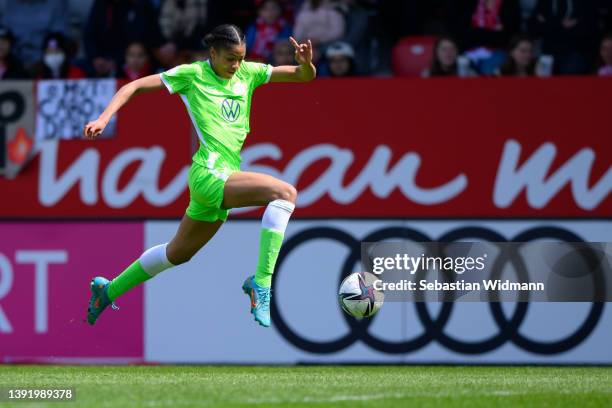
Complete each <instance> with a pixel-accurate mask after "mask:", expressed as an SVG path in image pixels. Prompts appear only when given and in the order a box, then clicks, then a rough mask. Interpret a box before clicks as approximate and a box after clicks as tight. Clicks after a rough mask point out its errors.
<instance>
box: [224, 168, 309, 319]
mask: <svg viewBox="0 0 612 408" xmlns="http://www.w3.org/2000/svg"><path fill="white" fill-rule="evenodd" d="M296 199H297V191H296V189H295V187H293V186H292V185H291V184H288V183H286V182H284V181H281V180H278V179H276V178H274V177H272V176H269V175H266V174H259V173H251V172H236V173H233V174H232V175H231V176H230V177H229V178H228V179H227V181H226V183H225V188H224V193H223V203H222V207H223V208H238V207H250V206H259V205H267V207H266V210H265V212H264V215H263V218H262V221H261V232H260V238H259V239H260V240H259V259H258V262H257V269H256V272H255V276H253V277H249V278H247V280H246V281H245V282H244V284H243V286H242V289H243V290H244V292H245V293H247V294H248V295H250V297H251V312H252V313H253V315H254V317H255V320H256V321H257V322H259V324H261V325H262V326H266V327H267V326H270V296H271V293H270V287H271V285H272V273H273V272H274V266H275V265H276V259H277V258H278V253H279V252H280V248H281V245H282V242H283V237H284V234H285V229H286V228H287V223H288V222H289V217H290V216H291V214H292V213H293V210H294V208H295V201H296Z"/></svg>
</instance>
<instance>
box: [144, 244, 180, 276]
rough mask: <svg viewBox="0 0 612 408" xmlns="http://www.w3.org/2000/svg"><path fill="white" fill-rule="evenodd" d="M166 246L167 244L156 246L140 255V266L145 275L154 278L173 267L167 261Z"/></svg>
mask: <svg viewBox="0 0 612 408" xmlns="http://www.w3.org/2000/svg"><path fill="white" fill-rule="evenodd" d="M167 246H168V243H165V244H161V245H157V246H154V247H153V248H149V249H147V250H146V251H145V252H144V253H143V254H142V255H140V265H141V266H142V269H144V271H145V272H146V273H147V274H149V275H151V276H155V275H157V274H158V273H160V272H163V271H165V270H166V269H168V268H172V267H173V266H174V265H173V264H172V263H171V262H170V261H169V260H168V256H167V255H166V247H167Z"/></svg>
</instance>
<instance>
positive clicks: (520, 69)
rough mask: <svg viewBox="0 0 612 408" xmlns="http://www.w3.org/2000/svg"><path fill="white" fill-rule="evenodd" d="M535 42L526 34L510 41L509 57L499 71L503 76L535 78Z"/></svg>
mask: <svg viewBox="0 0 612 408" xmlns="http://www.w3.org/2000/svg"><path fill="white" fill-rule="evenodd" d="M533 48H534V45H533V41H532V40H531V39H530V38H529V37H528V36H527V35H524V34H521V35H517V36H516V37H514V38H513V39H512V40H511V41H510V47H509V50H508V57H507V59H506V62H505V63H504V65H502V67H501V68H500V70H499V73H498V74H499V75H502V76H519V77H526V76H534V75H535V71H536V58H535V57H534V53H533Z"/></svg>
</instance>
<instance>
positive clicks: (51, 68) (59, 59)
mask: <svg viewBox="0 0 612 408" xmlns="http://www.w3.org/2000/svg"><path fill="white" fill-rule="evenodd" d="M71 57H72V55H71V52H70V51H69V49H68V46H67V44H66V38H65V37H64V36H63V35H62V34H61V33H51V34H49V35H47V36H46V37H45V41H44V48H43V56H42V59H41V61H39V62H38V64H37V66H36V68H35V71H36V77H37V78H39V79H81V78H85V72H84V71H83V70H81V69H80V68H79V67H77V66H75V65H73V64H72V63H71Z"/></svg>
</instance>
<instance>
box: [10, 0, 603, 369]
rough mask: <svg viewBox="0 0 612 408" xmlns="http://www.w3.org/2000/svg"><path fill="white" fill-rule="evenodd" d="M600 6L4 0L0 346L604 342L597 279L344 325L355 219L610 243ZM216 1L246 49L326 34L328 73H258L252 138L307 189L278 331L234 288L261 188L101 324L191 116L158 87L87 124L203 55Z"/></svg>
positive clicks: (576, 358) (421, 346)
mask: <svg viewBox="0 0 612 408" xmlns="http://www.w3.org/2000/svg"><path fill="white" fill-rule="evenodd" d="M611 5H612V2H611V1H609V0H454V1H450V0H449V1H441V0H427V1H426V0H403V1H390V0H389V1H387V0H379V1H374V0H372V1H355V0H339V1H328V0H321V1H315V0H305V1H290V0H284V1H281V0H268V1H254V0H253V1H249V0H236V1H226V0H223V1H221V0H219V1H213V0H208V1H207V0H95V1H92V0H78V1H77V0H46V1H44V0H4V1H0V26H1V29H0V78H2V81H0V175H2V176H3V177H0V362H4V363H20V362H43V363H90V362H94V363H99V362H118V363H133V362H136V363H143V362H146V363H157V362H162V363H177V362H178V363H240V364H244V363H258V364H259V363H280V364H294V363H301V362H307V363H319V362H322V363H345V362H370V363H381V362H382V363H444V364H446V363H484V364H486V363H503V364H515V363H529V364H533V363H535V364H612V348H611V347H610V333H612V312H611V311H610V308H609V305H608V304H607V303H603V302H590V303H588V302H587V303H585V302H581V303H580V302H573V303H572V302H568V303H546V302H531V303H520V304H518V303H511V302H508V303H503V304H502V305H501V306H500V305H496V304H492V303H491V304H489V303H486V302H482V303H477V302H471V303H457V304H454V305H450V306H449V305H444V304H440V303H428V304H422V303H421V304H419V303H387V304H385V305H384V306H383V307H382V309H381V311H380V312H379V313H378V314H377V315H376V316H375V317H374V318H373V319H371V320H368V321H367V322H365V323H363V322H362V323H356V322H355V321H354V320H351V319H349V317H348V316H347V315H344V314H343V312H342V310H341V309H340V307H339V305H338V301H337V290H338V285H339V283H340V281H341V279H342V277H343V276H345V275H346V274H347V273H349V272H350V271H353V270H359V268H360V264H359V250H360V243H361V242H362V241H363V242H367V241H374V242H376V241H383V240H410V241H415V242H425V241H437V240H440V241H457V240H464V241H490V242H504V241H518V242H527V243H528V242H532V241H542V240H547V241H564V242H580V241H587V242H588V241H590V242H612V198H611V197H612V194H611V192H612V125H611V122H610V106H611V104H610V96H611V95H612V80H610V75H612V37H611V36H610V34H609V33H610V30H611V29H612V25H611V16H610V10H611ZM222 23H234V24H237V25H239V26H240V27H242V28H243V29H244V31H245V33H246V39H247V45H248V55H247V58H248V59H251V60H258V61H264V62H269V63H272V64H275V65H281V64H292V63H293V50H292V47H291V46H290V44H289V42H288V41H287V38H288V37H289V36H290V35H293V36H295V37H296V38H297V39H298V40H305V39H307V38H310V39H312V41H313V42H314V44H315V47H316V64H317V67H318V72H319V77H318V78H317V79H316V80H315V81H312V82H309V83H306V84H270V85H266V86H263V87H260V88H258V89H257V91H256V93H255V96H254V102H253V107H252V111H251V134H250V135H249V137H248V138H247V141H246V144H245V147H244V150H243V154H242V158H243V162H242V169H243V170H246V171H257V172H264V173H267V174H271V175H273V176H275V177H279V178H281V179H283V180H285V181H287V182H290V183H293V184H294V185H296V186H297V188H298V190H299V192H300V193H299V196H298V201H297V208H296V211H295V213H294V215H293V218H292V220H291V222H290V223H289V227H288V230H287V233H286V236H285V239H286V241H285V244H284V246H283V250H282V252H281V255H280V260H279V263H278V265H277V270H276V272H275V283H274V288H275V289H274V296H273V298H272V299H273V308H272V312H273V313H272V317H273V325H272V328H271V329H269V330H264V329H262V328H261V327H259V326H258V325H256V324H255V323H254V322H253V321H252V318H251V315H250V314H249V302H248V299H246V298H245V297H244V295H243V293H242V291H241V289H240V285H241V284H242V281H243V279H244V278H245V277H246V276H248V275H250V274H252V273H253V269H254V267H255V265H256V260H257V252H258V236H259V229H260V223H261V221H260V220H261V214H262V211H261V209H252V208H247V209H236V210H234V211H232V213H231V215H230V220H229V222H228V223H227V225H224V226H223V228H221V230H220V232H219V233H218V235H217V236H216V237H215V238H214V239H213V240H212V241H211V242H210V243H209V244H208V245H207V246H206V247H205V248H204V249H203V250H202V251H200V253H198V254H197V255H196V256H195V257H194V258H193V259H192V260H191V262H189V263H187V264H184V265H181V266H179V267H177V268H175V269H172V270H170V271H167V272H165V273H163V274H160V275H159V276H157V277H156V278H155V279H152V280H150V281H148V282H147V283H146V284H145V285H143V286H141V287H138V288H136V289H134V290H133V291H131V292H130V293H128V294H126V295H125V296H124V297H122V298H120V299H119V300H118V302H117V303H118V304H119V306H120V308H121V309H120V310H119V311H111V310H109V311H108V312H106V313H105V314H104V315H103V316H102V318H101V319H100V320H99V321H98V323H97V324H96V326H95V327H89V326H87V325H86V324H85V323H83V319H84V318H85V312H86V307H87V302H88V300H89V295H90V294H89V282H90V279H91V278H92V277H93V276H96V275H104V276H107V277H113V276H115V275H117V274H118V273H119V272H120V271H122V270H123V269H124V268H125V267H126V266H127V265H129V264H130V263H131V262H132V261H133V260H134V259H135V258H136V257H137V256H139V255H140V254H141V253H142V251H143V250H145V249H147V248H150V247H151V246H153V245H157V244H160V243H164V242H167V241H168V240H169V239H171V238H172V236H173V234H174V232H175V231H176V228H177V226H178V223H179V220H180V218H181V217H182V216H183V214H184V211H185V208H186V207H187V204H188V201H189V195H188V191H187V183H186V180H187V172H188V170H189V165H190V163H191V160H190V159H191V155H192V154H193V152H194V150H195V149H196V148H197V146H198V138H197V136H196V135H195V132H194V130H193V128H192V125H191V122H190V119H189V116H188V115H187V114H186V112H185V108H184V106H183V104H182V102H181V100H180V98H177V97H176V96H173V95H169V94H168V93H167V92H165V91H160V92H153V93H148V94H146V95H139V96H137V97H135V98H134V99H133V100H131V101H130V103H129V104H128V105H127V106H125V107H124V108H123V109H122V110H121V111H120V112H119V113H118V115H116V116H115V118H114V120H113V122H111V124H110V125H109V127H108V128H107V129H106V131H105V133H104V135H103V137H102V138H99V139H97V140H96V141H93V142H92V141H88V140H83V139H82V137H81V133H82V129H83V126H84V125H85V124H86V123H87V122H88V121H90V120H92V119H95V118H97V116H98V115H99V114H100V113H101V112H102V111H103V110H104V108H105V106H106V105H107V104H108V102H109V101H110V99H111V97H112V96H113V94H114V93H115V92H116V90H117V89H118V88H119V87H120V86H121V85H123V84H124V83H126V81H129V80H133V79H136V78H139V77H142V76H145V75H149V74H153V73H157V72H162V71H164V70H166V69H169V68H171V67H173V66H175V65H177V64H181V63H186V62H191V61H194V60H202V59H205V58H206V57H207V52H208V51H207V50H206V49H205V48H204V47H203V46H202V43H201V38H202V36H203V34H204V33H206V32H208V31H209V30H210V29H211V28H213V27H215V26H216V25H218V24H222ZM442 77H443V78H442ZM541 77H546V78H541ZM330 78H332V79H330ZM422 78H427V79H422ZM513 267H514V266H513V265H506V266H505V267H504V268H505V269H504V270H505V273H507V274H509V275H508V276H509V277H511V276H513V273H514V270H513ZM527 267H528V269H529V267H534V266H533V265H527ZM568 279H569V278H568ZM569 283H570V284H571V283H572V282H569ZM583 283H584V282H580V284H583ZM587 283H588V282H587ZM577 284H578V283H577ZM210 285H212V286H210ZM203 287H207V288H210V290H207V295H206V296H205V297H204V296H203V295H202V289H201V288H203ZM304 288H308V290H307V291H305V290H304ZM313 288H314V289H313ZM245 339H248V340H245ZM247 343H248V344H247ZM247 345H248V346H247ZM252 350H257V352H256V353H254V352H253V351H252Z"/></svg>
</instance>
